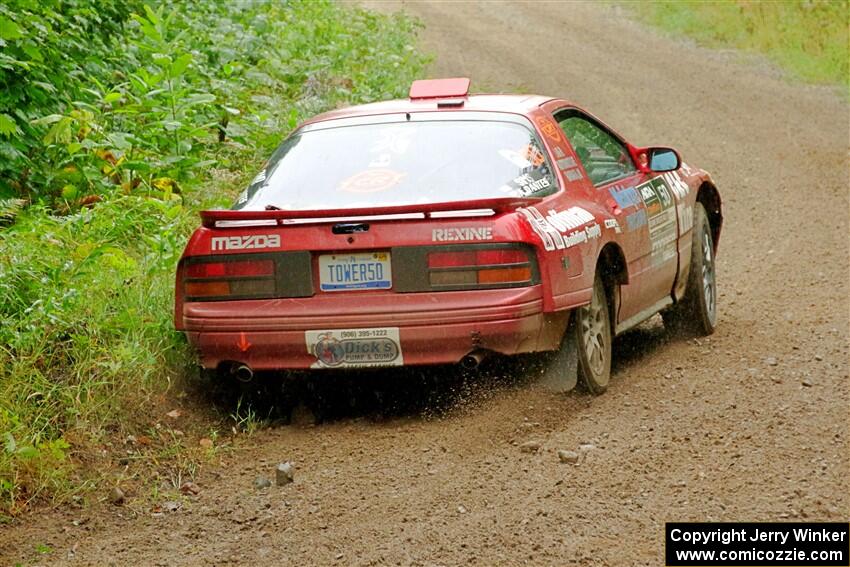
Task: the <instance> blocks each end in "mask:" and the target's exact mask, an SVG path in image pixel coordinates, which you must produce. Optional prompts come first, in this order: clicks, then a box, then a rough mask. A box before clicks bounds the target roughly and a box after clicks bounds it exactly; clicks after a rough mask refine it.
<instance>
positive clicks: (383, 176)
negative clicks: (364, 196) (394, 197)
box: [339, 168, 407, 193]
mask: <svg viewBox="0 0 850 567" xmlns="http://www.w3.org/2000/svg"><path fill="white" fill-rule="evenodd" d="M405 175H407V174H406V173H402V172H400V171H394V170H392V169H382V168H376V169H368V170H366V171H361V172H360V173H355V174H354V175H352V176H351V177H349V178H347V179H345V180H343V182H342V183H340V184H339V188H340V189H341V190H343V191H348V192H349V193H377V192H379V191H386V190H387V189H390V188H392V187H395V186H396V185H398V184H399V182H400V181H401V180H402V179H404V176H405Z"/></svg>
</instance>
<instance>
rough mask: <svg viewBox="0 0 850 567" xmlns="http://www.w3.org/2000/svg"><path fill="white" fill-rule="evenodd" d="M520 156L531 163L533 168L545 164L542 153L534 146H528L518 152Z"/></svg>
mask: <svg viewBox="0 0 850 567" xmlns="http://www.w3.org/2000/svg"><path fill="white" fill-rule="evenodd" d="M519 153H520V155H521V156H523V157H524V158H525V159H526V160H528V161H530V162H531V165H532V166H534V167H540V166H541V165H543V164H544V163H545V162H546V158H545V157H543V152H541V151H540V148H538V147H537V146H536V145H534V144H528V145H526V146H525V147H523V148H522V149H521V150H520V152H519Z"/></svg>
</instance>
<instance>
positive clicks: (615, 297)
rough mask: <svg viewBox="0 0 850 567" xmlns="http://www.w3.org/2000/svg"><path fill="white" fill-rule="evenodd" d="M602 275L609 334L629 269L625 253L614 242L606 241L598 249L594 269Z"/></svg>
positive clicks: (612, 328)
mask: <svg viewBox="0 0 850 567" xmlns="http://www.w3.org/2000/svg"><path fill="white" fill-rule="evenodd" d="M595 271H596V272H597V273H599V274H600V275H601V277H602V285H603V287H604V288H605V295H606V297H607V301H608V315H609V318H608V319H609V323H610V325H611V336H612V337H613V336H614V330H615V329H616V325H617V314H618V313H619V311H620V293H619V289H620V287H619V286H621V285H625V284H627V283H629V269H628V264H626V255H625V254H624V253H623V249H622V248H620V245H619V244H617V243H616V242H608V243H606V244H605V245H604V246H603V247H602V249H601V250H600V251H599V256H598V258H597V259H596V270H595Z"/></svg>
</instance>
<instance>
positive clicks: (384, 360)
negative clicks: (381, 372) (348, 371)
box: [304, 327, 404, 368]
mask: <svg viewBox="0 0 850 567" xmlns="http://www.w3.org/2000/svg"><path fill="white" fill-rule="evenodd" d="M304 339H305V342H306V343H307V352H308V353H310V354H311V355H313V356H315V357H316V362H314V363H313V364H312V365H311V368H367V367H375V366H402V365H403V364H404V357H403V355H402V351H401V341H400V340H399V333H398V327H383V328H375V329H333V330H324V331H306V332H305V333H304Z"/></svg>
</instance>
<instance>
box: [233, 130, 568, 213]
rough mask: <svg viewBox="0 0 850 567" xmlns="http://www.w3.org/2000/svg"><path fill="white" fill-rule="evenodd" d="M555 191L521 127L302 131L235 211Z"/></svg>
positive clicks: (533, 141) (536, 144) (543, 160)
mask: <svg viewBox="0 0 850 567" xmlns="http://www.w3.org/2000/svg"><path fill="white" fill-rule="evenodd" d="M556 189H557V186H556V181H555V178H554V177H553V175H552V169H551V167H550V164H549V160H548V159H547V157H546V155H545V154H544V152H543V146H542V145H541V144H540V141H539V140H538V138H537V136H536V134H535V133H534V132H533V131H532V130H531V129H530V127H528V126H525V125H523V124H520V123H517V122H512V121H498V120H490V121H485V120H458V119H452V120H428V121H423V120H421V119H419V120H416V121H407V120H404V119H403V120H402V121H399V122H384V123H370V124H355V125H347V126H340V127H331V128H324V129H316V130H312V129H309V128H308V129H307V130H306V131H299V132H296V133H295V134H293V135H292V136H290V137H289V138H287V139H286V140H285V141H284V142H283V143H282V144H281V145H280V147H279V148H278V149H277V150H276V151H275V152H274V154H273V155H272V157H271V159H270V160H269V162H268V165H267V167H266V169H265V170H264V171H262V172H260V174H259V175H257V177H256V178H255V179H254V181H253V182H252V183H251V186H250V187H248V189H247V190H246V191H245V192H244V193H243V194H242V195H240V197H239V200H238V201H237V203H236V205H235V206H234V209H246V210H262V209H264V208H265V207H266V206H269V205H271V206H274V207H278V208H280V209H284V210H314V209H347V208H351V209H368V208H370V207H381V206H394V205H409V204H424V203H442V202H452V201H466V200H474V199H489V198H493V197H510V196H518V197H525V196H534V197H537V196H544V195H548V194H550V193H553V192H555V190H556Z"/></svg>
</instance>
